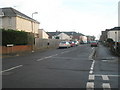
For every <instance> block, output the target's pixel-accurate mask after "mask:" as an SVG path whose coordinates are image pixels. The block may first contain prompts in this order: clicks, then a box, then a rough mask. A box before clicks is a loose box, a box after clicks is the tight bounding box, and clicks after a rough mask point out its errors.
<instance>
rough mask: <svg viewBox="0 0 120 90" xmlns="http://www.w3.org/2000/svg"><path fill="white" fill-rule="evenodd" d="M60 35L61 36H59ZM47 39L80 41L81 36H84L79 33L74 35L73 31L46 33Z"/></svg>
mask: <svg viewBox="0 0 120 90" xmlns="http://www.w3.org/2000/svg"><path fill="white" fill-rule="evenodd" d="M61 33H62V34H61ZM48 34H49V38H51V39H68V40H78V41H80V40H81V36H84V35H83V34H81V33H76V32H74V31H71V32H60V31H56V32H48Z"/></svg>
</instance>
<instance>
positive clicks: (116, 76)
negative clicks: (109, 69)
mask: <svg viewBox="0 0 120 90" xmlns="http://www.w3.org/2000/svg"><path fill="white" fill-rule="evenodd" d="M95 76H102V75H101V74H96V75H95ZM107 76H109V77H120V75H107Z"/></svg>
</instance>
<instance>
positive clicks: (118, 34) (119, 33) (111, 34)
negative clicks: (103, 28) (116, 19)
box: [107, 27, 120, 42]
mask: <svg viewBox="0 0 120 90" xmlns="http://www.w3.org/2000/svg"><path fill="white" fill-rule="evenodd" d="M107 38H111V39H113V41H115V42H120V27H115V28H112V29H110V30H109V31H108V33H107Z"/></svg>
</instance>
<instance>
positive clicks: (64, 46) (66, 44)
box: [59, 41, 71, 48]
mask: <svg viewBox="0 0 120 90" xmlns="http://www.w3.org/2000/svg"><path fill="white" fill-rule="evenodd" d="M69 47H71V46H70V43H69V42H68V41H61V42H60V44H59V48H69Z"/></svg>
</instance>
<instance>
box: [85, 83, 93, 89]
mask: <svg viewBox="0 0 120 90" xmlns="http://www.w3.org/2000/svg"><path fill="white" fill-rule="evenodd" d="M86 88H87V90H94V82H87V85H86Z"/></svg>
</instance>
